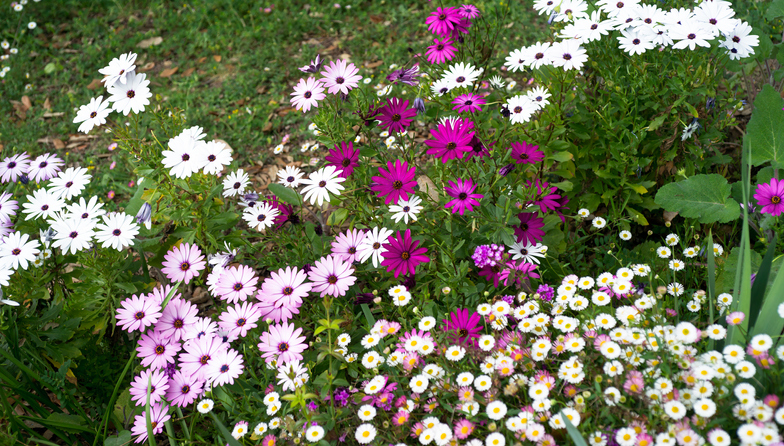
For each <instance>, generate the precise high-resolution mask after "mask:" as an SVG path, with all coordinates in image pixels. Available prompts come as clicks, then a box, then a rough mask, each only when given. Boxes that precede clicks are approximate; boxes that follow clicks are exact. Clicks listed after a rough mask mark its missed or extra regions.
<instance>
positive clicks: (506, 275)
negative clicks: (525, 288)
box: [496, 260, 539, 286]
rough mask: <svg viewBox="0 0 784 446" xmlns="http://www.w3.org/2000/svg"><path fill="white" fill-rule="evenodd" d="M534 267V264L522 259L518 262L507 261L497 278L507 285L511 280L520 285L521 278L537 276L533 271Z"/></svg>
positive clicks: (535, 277)
mask: <svg viewBox="0 0 784 446" xmlns="http://www.w3.org/2000/svg"><path fill="white" fill-rule="evenodd" d="M536 268H537V266H536V265H534V264H533V263H526V262H525V261H524V260H520V261H519V262H514V261H510V262H507V264H506V269H504V270H503V271H501V274H500V275H499V277H498V280H503V281H504V285H505V286H509V285H511V284H512V283H513V282H514V283H516V284H517V285H520V284H521V283H522V281H523V280H526V279H528V278H534V279H538V278H539V274H537V273H535V272H534V270H535V269H536ZM496 286H498V285H496Z"/></svg>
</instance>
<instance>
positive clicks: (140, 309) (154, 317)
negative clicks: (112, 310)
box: [117, 294, 161, 332]
mask: <svg viewBox="0 0 784 446" xmlns="http://www.w3.org/2000/svg"><path fill="white" fill-rule="evenodd" d="M120 306H121V307H122V308H118V309H117V325H119V326H121V327H122V328H123V330H128V331H129V332H131V331H135V330H138V331H144V329H145V328H147V327H149V326H150V325H152V324H154V323H156V322H157V321H158V318H160V317H161V306H160V304H158V302H156V301H155V300H154V299H150V298H147V297H145V296H144V295H141V296H137V295H135V294H134V295H133V296H131V297H130V298H128V299H125V300H124V301H122V302H121V303H120Z"/></svg>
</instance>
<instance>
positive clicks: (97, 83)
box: [87, 79, 103, 90]
mask: <svg viewBox="0 0 784 446" xmlns="http://www.w3.org/2000/svg"><path fill="white" fill-rule="evenodd" d="M102 85H103V82H101V79H93V81H92V82H90V84H89V85H87V89H88V90H95V89H96V88H99V87H101V86H102Z"/></svg>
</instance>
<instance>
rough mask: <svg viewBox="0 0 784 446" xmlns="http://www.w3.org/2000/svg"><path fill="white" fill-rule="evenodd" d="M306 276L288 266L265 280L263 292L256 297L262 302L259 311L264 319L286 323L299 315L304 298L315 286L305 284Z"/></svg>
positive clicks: (302, 272) (262, 286) (262, 287)
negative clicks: (295, 315)
mask: <svg viewBox="0 0 784 446" xmlns="http://www.w3.org/2000/svg"><path fill="white" fill-rule="evenodd" d="M305 274H306V273H305V271H301V270H298V269H297V268H296V267H294V268H292V267H290V266H287V267H286V269H282V268H281V269H279V270H278V271H276V272H275V271H273V272H272V274H270V277H268V278H267V279H264V283H263V284H262V285H261V290H259V292H258V294H257V295H256V299H258V300H259V301H260V303H259V304H258V307H259V311H261V313H262V314H263V317H264V318H270V319H272V320H274V321H275V322H281V321H283V322H285V321H287V320H289V319H291V317H292V316H293V315H294V314H298V313H299V307H300V305H302V298H304V297H306V296H307V295H308V293H309V292H310V290H311V289H312V288H313V284H311V283H309V282H308V283H305V279H306V278H307V276H306V275H305Z"/></svg>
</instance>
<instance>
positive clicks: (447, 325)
mask: <svg viewBox="0 0 784 446" xmlns="http://www.w3.org/2000/svg"><path fill="white" fill-rule="evenodd" d="M481 320H482V316H480V315H479V313H477V312H475V311H471V310H469V309H466V308H458V309H456V310H455V311H453V312H451V313H450V314H449V319H444V320H443V321H442V322H443V323H444V330H446V331H451V332H453V334H452V336H453V339H454V340H455V341H456V342H467V343H469V344H471V345H474V344H475V340H476V339H479V334H480V333H481V332H482V327H481V326H480V325H479V322H481Z"/></svg>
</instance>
